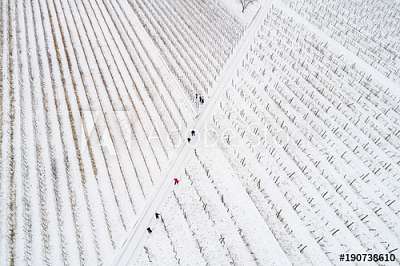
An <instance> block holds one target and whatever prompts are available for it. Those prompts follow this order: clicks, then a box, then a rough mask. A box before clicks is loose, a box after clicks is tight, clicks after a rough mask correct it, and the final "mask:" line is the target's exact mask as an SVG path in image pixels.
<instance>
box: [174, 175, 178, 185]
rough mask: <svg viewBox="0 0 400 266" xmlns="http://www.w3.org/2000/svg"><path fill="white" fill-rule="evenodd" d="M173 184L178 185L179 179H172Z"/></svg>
mask: <svg viewBox="0 0 400 266" xmlns="http://www.w3.org/2000/svg"><path fill="white" fill-rule="evenodd" d="M174 184H175V185H178V184H179V179H178V178H176V177H175V178H174Z"/></svg>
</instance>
